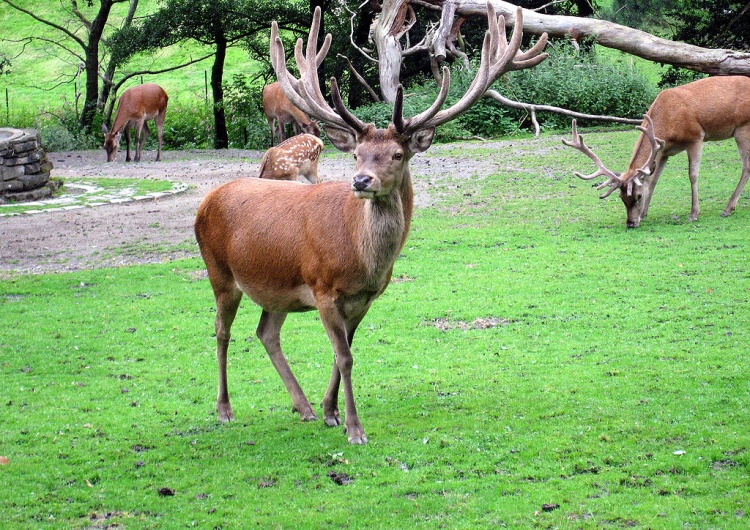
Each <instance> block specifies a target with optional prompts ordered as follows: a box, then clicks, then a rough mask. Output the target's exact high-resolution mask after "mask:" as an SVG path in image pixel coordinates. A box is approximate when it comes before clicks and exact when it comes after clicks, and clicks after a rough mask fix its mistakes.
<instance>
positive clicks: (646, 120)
mask: <svg viewBox="0 0 750 530" xmlns="http://www.w3.org/2000/svg"><path fill="white" fill-rule="evenodd" d="M636 128H637V129H638V130H639V131H641V137H640V138H639V139H638V144H636V148H635V152H634V154H633V159H632V160H631V162H630V166H629V167H628V169H627V170H626V171H625V172H624V173H617V172H615V171H612V170H610V169H607V168H606V167H605V166H604V164H603V163H602V161H601V160H600V159H599V157H598V156H596V154H594V152H593V151H592V150H591V149H590V148H589V147H588V146H587V145H586V144H585V143H584V142H583V136H581V135H580V134H579V133H578V128H577V125H576V120H573V139H572V140H563V143H564V144H565V145H567V146H569V147H572V148H574V149H577V150H579V151H581V152H582V153H583V154H585V155H586V156H588V157H589V158H590V159H591V160H593V161H594V163H595V164H596V167H597V170H596V171H595V172H594V173H591V174H590V175H583V174H581V173H578V172H576V173H575V175H576V176H577V177H579V178H581V179H583V180H592V179H594V178H597V177H602V176H603V177H607V180H606V181H605V182H602V183H601V184H599V185H598V186H596V189H597V190H601V189H604V188H608V189H607V191H605V192H604V193H602V194H601V195H600V196H599V198H600V199H606V198H607V197H609V196H610V195H611V194H612V193H613V192H614V191H615V190H619V191H620V199H622V202H623V204H624V205H625V211H626V213H627V218H626V221H625V225H626V226H627V227H628V228H637V227H638V225H639V224H640V222H641V218H642V216H643V207H644V204H645V201H644V193H645V190H646V186H645V185H644V183H645V182H646V180H647V179H648V178H649V177H651V174H652V172H653V170H654V166H655V164H656V155H657V154H658V152H659V151H660V150H661V149H662V148H663V147H664V140H660V139H659V138H656V136H655V135H654V123H653V121H652V120H651V117H650V116H649V115H648V114H644V115H643V123H642V124H641V125H639V126H638V127H636ZM644 150H648V154H647V155H646V160H645V161H643V156H636V155H637V154H638V153H641V152H643V151H644Z"/></svg>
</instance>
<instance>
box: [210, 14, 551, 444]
mask: <svg viewBox="0 0 750 530" xmlns="http://www.w3.org/2000/svg"><path fill="white" fill-rule="evenodd" d="M516 16H517V17H518V19H517V21H516V25H515V28H514V30H513V34H512V37H511V39H510V43H508V41H507V40H506V38H505V33H504V31H505V22H504V20H503V17H499V19H498V17H497V16H496V15H495V10H494V9H493V8H492V5H491V4H488V5H487V18H488V22H489V31H488V32H487V33H486V35H485V38H484V45H483V47H482V54H481V56H482V59H481V64H480V67H479V69H478V72H477V74H476V77H475V79H474V81H473V82H472V84H471V86H470V88H469V90H468V92H466V94H464V95H463V97H461V98H460V99H459V100H458V101H457V102H456V103H455V104H454V105H453V106H451V107H450V108H447V109H445V110H440V108H441V106H442V105H443V103H444V101H445V99H446V97H447V95H448V89H449V87H450V71H449V70H448V68H445V69H444V71H443V82H442V85H441V87H440V92H439V94H438V97H437V100H436V101H435V102H434V103H433V104H432V105H431V106H430V107H429V108H428V109H426V110H425V111H423V112H422V113H420V114H418V115H416V116H413V117H411V118H404V117H403V91H402V89H401V87H399V89H398V92H397V98H396V102H395V106H394V109H393V118H392V123H391V124H390V125H389V126H388V128H386V129H378V128H376V127H375V125H373V124H368V123H364V122H362V121H361V120H359V119H358V118H357V117H356V116H354V114H352V113H351V112H350V111H349V110H348V109H347V108H346V107H345V106H344V103H343V101H342V99H341V94H340V93H339V89H338V84H337V82H336V80H335V79H331V97H332V100H333V105H334V107H335V110H334V109H333V108H331V107H330V106H329V105H328V103H327V102H326V101H325V99H324V97H323V94H322V92H321V88H320V85H319V83H318V75H317V67H318V66H319V65H320V63H321V62H322V60H323V58H324V57H325V55H326V53H327V52H328V49H329V47H330V44H331V35H330V34H329V35H327V36H326V38H325V41H324V42H323V46H322V49H321V51H320V52H318V51H317V39H318V29H319V27H320V8H319V7H318V8H316V9H315V14H314V16H313V22H312V26H311V28H310V33H309V37H308V41H307V51H306V54H305V55H303V52H302V40H301V39H300V40H298V41H297V45H296V48H295V57H296V58H297V66H298V68H299V71H300V78H299V79H297V78H295V77H293V76H292V74H290V73H289V72H288V71H287V69H286V64H285V63H286V57H285V54H284V47H283V44H282V42H281V39H279V37H278V26H277V25H276V22H273V24H272V27H271V60H272V64H273V67H274V70H275V71H276V75H277V77H278V79H279V80H280V83H281V86H282V87H283V90H284V93H285V94H286V95H287V96H288V97H289V98H290V100H291V101H292V103H294V105H296V106H298V107H299V108H301V109H303V110H304V111H305V112H307V113H308V114H310V115H311V116H314V117H316V118H318V119H320V120H321V121H322V122H323V123H324V128H325V130H326V133H327V134H328V137H329V138H330V139H331V141H332V142H333V144H334V146H336V147H337V148H338V149H340V150H342V151H345V152H350V153H354V158H355V160H356V169H355V171H354V174H353V176H352V180H351V182H350V183H346V182H340V181H330V182H323V183H321V184H318V185H316V186H299V185H295V184H293V183H290V182H279V181H272V180H262V179H238V180H234V181H232V182H229V183H227V184H224V185H223V186H221V187H219V188H217V189H215V190H213V191H211V192H210V193H209V194H208V195H207V196H206V198H205V199H204V200H203V202H202V203H201V205H200V207H199V208H198V214H197V217H196V220H195V233H196V238H197V240H198V244H199V246H200V250H201V254H202V256H203V259H204V261H205V263H206V268H207V270H208V277H209V280H210V282H211V286H212V288H213V292H214V296H215V298H216V307H217V312H216V321H215V324H216V342H217V349H216V356H217V359H218V365H219V391H218V398H217V401H216V409H217V411H218V413H219V418H220V419H221V420H223V421H227V420H231V419H233V418H234V414H233V413H232V407H231V406H230V403H229V393H228V390H227V347H228V346H229V337H230V327H231V325H232V321H233V320H234V317H235V315H236V313H237V308H238V307H239V304H240V299H241V298H242V294H243V292H244V293H246V294H247V295H248V296H249V297H250V298H251V299H252V300H253V301H254V302H255V303H256V304H258V305H259V306H261V308H262V314H261V317H260V322H259V324H258V328H257V331H256V333H257V336H258V338H259V339H260V341H261V343H262V344H263V346H264V347H265V349H266V352H267V353H268V356H269V357H270V358H271V362H272V363H273V365H274V367H275V368H276V370H277V371H278V373H279V375H280V376H281V379H282V381H283V382H284V385H285V386H286V388H287V390H288V391H289V394H290V395H291V398H292V404H293V410H294V411H296V412H298V413H299V414H300V417H301V418H302V420H305V421H307V420H315V419H316V415H315V412H313V409H312V407H311V406H310V402H309V401H308V400H307V397H306V396H305V394H304V392H303V391H302V389H301V388H300V386H299V384H298V383H297V380H296V379H295V377H294V375H293V374H292V371H291V369H290V368H289V365H288V363H287V361H286V358H285V357H284V353H283V352H282V350H281V343H280V331H281V326H282V325H283V323H284V319H285V318H286V316H287V314H288V313H290V312H299V311H311V310H317V311H318V313H319V315H320V320H321V322H322V323H323V327H324V328H325V330H326V333H327V335H328V338H329V340H330V341H331V344H332V346H333V350H334V364H333V370H332V373H331V379H330V382H329V384H328V389H327V390H326V392H325V396H324V398H323V402H322V404H321V405H322V408H323V418H324V421H325V423H326V425H329V426H334V425H340V424H341V421H342V420H341V417H340V414H339V407H338V395H339V386H340V385H343V389H344V400H345V406H346V409H345V411H346V414H345V421H344V429H345V432H346V433H347V434H348V440H349V442H350V443H353V444H364V443H367V437H366V436H365V431H364V430H363V428H362V424H361V423H360V420H359V416H358V415H357V410H356V407H355V403H354V390H353V386H352V377H351V374H352V364H353V360H352V352H351V349H350V347H351V344H352V340H353V339H354V333H355V331H356V329H357V326H358V325H359V323H360V322H361V321H362V319H363V318H364V316H365V314H366V313H367V310H368V309H369V308H370V305H371V304H372V302H373V301H374V300H375V299H376V298H377V297H378V296H380V295H381V294H382V293H383V291H384V290H385V288H386V287H387V286H388V283H389V281H390V278H391V273H392V271H393V264H394V262H395V260H396V258H397V257H398V255H399V253H400V252H401V249H402V247H403V245H404V242H405V240H406V236H407V234H408V232H409V225H410V223H411V215H412V209H413V189H412V182H411V176H410V173H409V159H410V158H411V157H412V156H413V155H414V154H415V153H421V152H423V151H425V150H426V149H427V148H428V147H429V146H430V144H431V142H432V139H433V136H434V134H435V128H436V127H438V126H439V125H441V124H443V123H446V122H448V121H450V120H452V119H454V118H456V117H457V116H459V115H460V114H462V113H464V112H466V111H467V110H468V109H469V108H470V107H471V106H472V105H473V104H474V103H475V102H476V101H477V100H478V99H479V98H480V97H482V94H484V92H485V91H486V90H487V87H489V85H490V84H491V83H493V82H494V81H495V80H496V79H497V78H498V77H499V76H500V75H501V74H503V72H507V71H510V70H520V69H523V68H530V67H533V66H535V65H536V64H538V63H539V62H541V61H542V60H544V59H545V58H546V56H547V54H544V53H541V52H542V50H543V49H544V46H545V44H546V35H545V36H543V37H542V39H540V41H539V42H538V43H537V44H536V45H535V46H534V47H533V48H531V49H530V50H529V51H527V52H525V53H521V52H519V51H518V50H519V47H520V45H521V37H522V27H523V25H522V22H521V9H520V8H519V9H518V11H517V15H516ZM501 28H502V32H501Z"/></svg>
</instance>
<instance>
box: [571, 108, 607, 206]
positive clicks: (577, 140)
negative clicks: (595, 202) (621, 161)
mask: <svg viewBox="0 0 750 530" xmlns="http://www.w3.org/2000/svg"><path fill="white" fill-rule="evenodd" d="M562 142H563V143H564V144H565V145H567V146H568V147H572V148H573V149H577V150H578V151H580V152H581V153H583V154H584V155H586V156H587V157H589V158H590V159H591V160H593V161H594V163H595V164H596V167H597V170H596V171H595V172H593V173H591V174H590V175H583V174H581V173H578V172H577V171H576V173H575V175H576V177H578V178H582V179H583V180H592V179H595V178H596V177H600V176H605V177H609V180H607V181H606V182H603V183H601V184H599V185H598V186H597V187H596V189H598V190H601V189H604V188H606V187H607V186H609V189H608V190H607V191H606V192H604V193H603V194H602V195H600V196H599V198H600V199H605V198H607V197H609V196H610V194H611V193H612V192H613V191H615V190H616V189H618V188H619V187H620V186H622V179H621V178H620V175H619V174H617V173H615V172H614V171H612V170H610V169H607V168H606V167H605V166H604V164H603V163H602V161H601V160H600V159H599V157H598V156H596V154H595V153H594V152H593V151H592V150H591V149H590V148H589V147H588V146H587V145H586V144H585V143H583V136H581V135H580V134H578V127H577V122H576V120H573V140H565V139H564V138H563V141H562Z"/></svg>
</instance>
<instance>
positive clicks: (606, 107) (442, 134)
mask: <svg viewBox="0 0 750 530" xmlns="http://www.w3.org/2000/svg"><path fill="white" fill-rule="evenodd" d="M548 51H549V53H550V57H549V59H547V60H546V61H543V62H542V63H541V64H539V65H538V66H536V67H535V68H533V69H531V70H521V71H518V72H511V73H510V74H508V75H506V76H505V77H504V78H502V79H500V80H499V81H498V82H497V83H496V84H495V85H493V87H492V88H494V89H495V90H497V91H498V92H500V93H501V94H503V95H504V96H506V97H508V98H510V99H513V100H515V101H521V102H525V103H533V104H537V105H551V106H556V107H561V108H565V109H569V110H574V111H578V112H582V113H586V114H599V115H610V116H623V117H632V118H637V117H640V116H641V115H642V114H643V113H644V112H645V111H646V110H647V109H648V107H649V105H650V104H651V102H652V101H653V99H654V97H656V94H657V90H656V88H655V87H654V86H652V85H651V84H650V83H649V82H648V80H647V79H646V78H645V76H643V75H641V74H640V73H639V72H638V71H637V70H634V69H632V68H631V67H630V66H629V65H627V64H626V63H624V62H609V61H608V62H603V61H602V62H597V61H596V59H595V57H592V56H590V55H587V54H577V53H575V51H574V50H573V49H572V48H571V47H570V46H569V45H564V44H551V45H549V47H548ZM474 68H475V67H474ZM475 72H476V70H474V69H472V70H471V71H467V70H466V69H465V68H462V67H460V66H454V68H453V69H452V70H451V91H450V95H449V96H448V99H447V100H446V103H445V105H444V107H447V106H449V105H451V104H452V103H454V102H455V101H456V100H457V99H458V98H459V97H460V96H461V95H462V94H464V93H465V92H466V90H467V89H468V87H469V84H470V83H471V81H472V79H473V78H474V74H475ZM407 94H408V97H406V98H405V101H404V115H405V116H411V115H413V114H416V113H418V112H420V111H422V110H424V109H425V108H427V107H428V106H429V105H430V104H431V103H432V102H433V101H434V99H435V97H436V95H437V86H436V84H435V82H434V81H433V80H432V79H427V80H424V79H422V80H419V82H417V83H416V84H415V85H412V86H410V87H409V89H408V90H407ZM356 113H357V115H358V116H360V117H361V118H363V119H366V120H369V121H374V122H375V123H378V124H381V126H382V125H384V124H387V123H388V121H389V120H390V115H391V114H390V113H391V108H390V107H389V106H387V105H382V104H374V105H368V106H366V107H361V108H359V109H357V111H356ZM537 119H538V120H539V122H540V125H541V127H542V128H543V129H546V130H554V129H567V128H569V127H570V118H568V117H565V116H562V115H559V114H554V113H550V112H542V113H539V114H538V116H537ZM528 126H530V121H529V119H528V116H527V114H526V113H525V112H524V111H519V110H514V109H509V108H507V107H504V106H503V105H500V104H499V103H497V102H495V101H494V100H491V99H489V98H483V99H481V100H480V101H479V102H478V103H477V104H476V105H475V106H474V107H473V108H472V109H470V110H469V111H468V112H467V113H466V114H464V115H463V116H461V117H459V118H458V119H457V120H455V121H454V122H450V123H448V124H446V125H444V126H442V127H440V128H439V130H438V136H437V140H438V141H450V140H456V139H460V138H468V137H471V136H474V135H477V136H481V137H485V138H493V137H499V136H504V135H508V134H514V133H516V132H518V131H519V130H520V128H521V127H528Z"/></svg>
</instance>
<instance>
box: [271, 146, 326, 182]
mask: <svg viewBox="0 0 750 530" xmlns="http://www.w3.org/2000/svg"><path fill="white" fill-rule="evenodd" d="M322 151H323V140H321V139H320V138H318V137H317V136H313V135H312V134H298V135H297V136H292V137H291V138H289V139H288V140H284V141H283V142H281V143H280V144H279V145H277V146H276V147H272V148H270V149H269V150H267V151H266V152H265V153H264V154H263V158H262V159H261V161H260V172H259V173H258V177H259V178H262V179H273V180H293V181H296V180H297V179H298V178H299V177H302V178H303V179H304V181H305V182H309V183H310V184H317V183H318V182H320V177H318V160H319V158H320V153H321V152H322Z"/></svg>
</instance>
